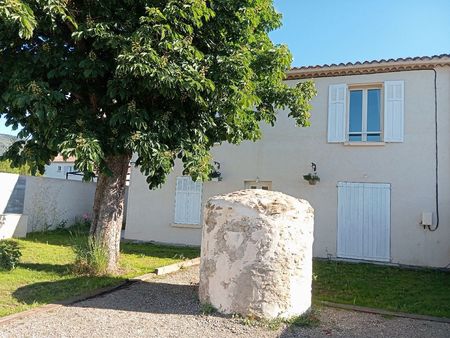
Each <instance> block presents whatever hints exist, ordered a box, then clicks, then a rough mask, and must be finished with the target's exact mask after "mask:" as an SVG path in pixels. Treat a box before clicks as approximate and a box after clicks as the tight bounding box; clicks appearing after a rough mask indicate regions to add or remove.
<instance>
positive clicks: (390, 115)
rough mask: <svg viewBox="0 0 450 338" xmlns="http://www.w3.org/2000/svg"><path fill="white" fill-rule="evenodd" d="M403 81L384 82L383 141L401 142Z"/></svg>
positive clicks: (402, 129)
mask: <svg viewBox="0 0 450 338" xmlns="http://www.w3.org/2000/svg"><path fill="white" fill-rule="evenodd" d="M404 93H405V92H404V81H386V82H385V83H384V141H385V142H403V136H404V109H405V108H404V107H405V102H404V101H405V94H404Z"/></svg>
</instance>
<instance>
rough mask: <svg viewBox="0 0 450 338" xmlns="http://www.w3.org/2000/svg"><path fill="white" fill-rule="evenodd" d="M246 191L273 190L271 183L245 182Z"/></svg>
mask: <svg viewBox="0 0 450 338" xmlns="http://www.w3.org/2000/svg"><path fill="white" fill-rule="evenodd" d="M244 185H245V189H262V190H272V182H271V181H245V182H244Z"/></svg>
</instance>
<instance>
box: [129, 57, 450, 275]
mask: <svg viewBox="0 0 450 338" xmlns="http://www.w3.org/2000/svg"><path fill="white" fill-rule="evenodd" d="M306 79H313V80H314V82H315V84H316V88H317V91H318V95H317V96H316V97H315V98H314V99H313V101H312V106H313V109H312V117H311V126H310V127H307V128H298V127H296V126H295V123H294V120H293V119H291V118H289V117H288V116H287V115H288V112H287V111H280V112H279V115H278V120H277V123H276V125H275V127H270V126H268V125H267V126H266V125H264V126H263V128H262V129H263V133H262V134H263V138H262V139H261V140H260V141H258V142H256V143H253V142H244V143H242V144H240V145H230V144H226V143H224V144H222V145H220V146H217V147H215V148H214V149H213V150H212V153H213V157H214V161H216V162H218V163H220V172H221V177H222V180H221V181H208V182H203V183H202V182H193V181H192V180H191V179H190V178H189V177H185V176H183V175H182V167H181V164H180V163H177V164H176V167H175V169H174V171H173V173H172V174H171V175H170V176H169V177H168V180H167V183H166V184H164V185H163V186H162V187H161V188H160V189H157V190H154V191H150V190H149V189H148V186H147V183H146V181H145V177H144V176H143V175H142V174H141V173H140V172H139V169H138V168H133V169H132V174H131V184H130V190H129V199H128V214H127V226H126V230H125V238H127V239H135V240H144V241H157V242H165V243H177V244H190V245H199V244H200V238H201V226H202V225H201V224H202V206H203V205H204V204H205V202H206V201H207V199H208V197H210V196H213V195H217V194H222V193H227V192H231V191H235V190H240V189H244V188H261V189H271V190H277V191H281V192H284V193H286V194H289V195H292V196H295V197H298V198H303V199H306V200H308V201H309V202H310V203H311V204H312V206H313V207H314V209H315V230H314V255H315V256H316V257H330V258H334V257H337V258H342V259H354V260H367V261H376V262H383V263H393V264H405V265H414V266H431V267H446V266H447V267H448V264H449V263H450V208H448V206H449V205H450V174H449V173H450V150H449V149H450V147H449V145H450V132H449V130H450V96H449V93H450V55H438V56H432V57H415V58H400V59H395V60H393V59H390V60H379V61H371V62H356V63H347V64H338V65H337V64H332V65H323V66H311V67H300V68H293V69H292V70H291V71H289V72H288V74H287V78H286V81H287V83H289V84H290V85H295V84H296V83H297V82H298V81H305V80H306ZM306 174H312V176H314V175H317V176H318V177H319V178H320V182H317V183H316V184H315V185H312V184H310V183H309V182H308V181H307V180H305V179H304V178H303V176H304V175H306ZM311 183H315V182H311Z"/></svg>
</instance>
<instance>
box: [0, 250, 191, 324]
mask: <svg viewBox="0 0 450 338" xmlns="http://www.w3.org/2000/svg"><path fill="white" fill-rule="evenodd" d="M198 264H200V258H194V259H189V260H186V261H183V262H179V263H175V264H170V265H166V266H163V267H160V268H157V269H155V272H150V273H146V274H145V275H141V276H137V277H133V278H130V279H126V280H124V281H123V282H120V283H119V284H116V285H113V286H107V287H104V288H101V289H95V290H92V291H90V292H87V293H84V294H82V295H79V296H75V297H71V298H68V299H64V300H61V301H56V302H54V303H50V304H45V305H42V306H38V307H35V308H34V309H30V310H25V311H22V312H18V313H13V314H11V315H8V316H5V317H1V318H0V326H1V325H2V324H5V323H8V322H10V321H13V320H19V319H23V318H26V317H28V316H32V315H35V314H38V313H42V312H49V311H52V310H55V309H58V308H60V307H63V306H67V305H72V304H75V303H79V302H81V301H84V300H88V299H91V298H95V297H99V296H102V295H105V294H108V293H111V292H113V291H116V290H118V289H123V288H125V287H128V286H130V285H132V284H134V283H138V282H144V281H147V280H149V279H152V278H154V277H156V276H157V275H165V274H168V273H171V272H175V271H178V270H180V269H181V268H185V267H190V266H194V265H198ZM176 267H178V268H177V269H175V268H176ZM158 270H161V272H160V273H159V274H158V273H157V271H158Z"/></svg>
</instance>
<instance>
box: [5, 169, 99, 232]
mask: <svg viewBox="0 0 450 338" xmlns="http://www.w3.org/2000/svg"><path fill="white" fill-rule="evenodd" d="M19 183H20V186H21V187H23V186H24V193H23V194H17V187H18V185H19ZM95 187H96V184H95V183H85V182H78V181H70V180H60V179H52V178H47V177H33V176H21V175H15V174H6V173H0V214H2V215H6V216H7V217H5V218H4V219H5V222H4V223H5V224H8V229H9V228H11V227H12V225H11V224H12V222H14V221H15V220H16V221H17V224H16V225H17V226H18V227H19V226H22V224H23V222H24V220H23V219H20V218H18V217H16V216H17V215H25V216H26V218H27V222H26V223H27V229H26V230H27V231H28V232H30V231H36V230H42V229H43V228H44V227H47V226H57V225H58V224H60V223H61V222H62V221H67V223H68V225H70V224H72V223H73V222H74V221H75V219H76V218H80V217H82V216H83V215H84V214H86V213H88V214H92V206H93V202H94V193H95ZM14 191H15V193H14ZM12 215H16V216H14V217H13V216H12ZM6 221H8V222H6ZM20 222H22V223H20ZM5 224H4V225H5ZM5 229H6V228H5ZM5 231H6V230H5ZM9 232H11V229H9V230H8V233H9ZM20 233H21V234H23V231H22V230H21V232H20Z"/></svg>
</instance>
